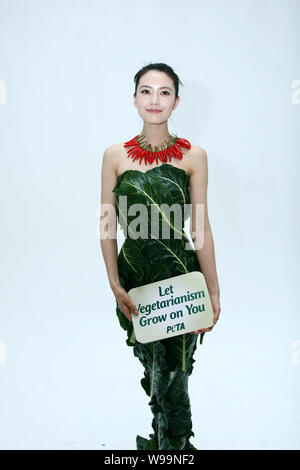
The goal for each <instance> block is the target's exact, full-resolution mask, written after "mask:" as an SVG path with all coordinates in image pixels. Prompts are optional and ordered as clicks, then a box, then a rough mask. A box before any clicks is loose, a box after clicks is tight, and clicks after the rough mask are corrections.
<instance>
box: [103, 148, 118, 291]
mask: <svg viewBox="0 0 300 470" xmlns="http://www.w3.org/2000/svg"><path fill="white" fill-rule="evenodd" d="M116 182H117V174H116V170H115V158H114V152H113V149H112V147H109V148H107V149H106V150H105V151H104V154H103V159H102V169H101V216H100V245H101V250H102V255H103V258H104V262H105V266H106V271H107V275H108V279H109V283H110V286H111V287H112V288H113V287H115V286H118V285H120V280H119V274H118V266H117V256H118V243H117V238H116V234H117V218H116V213H115V204H116V194H115V193H114V192H113V188H114V187H115V185H116ZM108 233H109V237H107V234H108Z"/></svg>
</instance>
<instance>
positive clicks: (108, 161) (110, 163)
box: [102, 143, 122, 172]
mask: <svg viewBox="0 0 300 470" xmlns="http://www.w3.org/2000/svg"><path fill="white" fill-rule="evenodd" d="M121 149H122V144H121V143H117V144H112V145H110V146H109V147H107V148H106V149H105V150H104V153H103V159H102V165H103V166H104V167H106V168H109V169H110V171H111V170H113V171H114V172H117V167H118V161H119V158H120V150H121Z"/></svg>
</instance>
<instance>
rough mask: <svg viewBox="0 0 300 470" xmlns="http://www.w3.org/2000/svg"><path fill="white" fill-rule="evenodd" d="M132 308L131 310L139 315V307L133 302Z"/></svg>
mask: <svg viewBox="0 0 300 470" xmlns="http://www.w3.org/2000/svg"><path fill="white" fill-rule="evenodd" d="M130 310H131V312H133V313H134V314H135V315H138V313H139V311H138V309H137V308H136V306H135V305H133V304H131V307H130Z"/></svg>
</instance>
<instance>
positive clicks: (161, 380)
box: [100, 63, 221, 450]
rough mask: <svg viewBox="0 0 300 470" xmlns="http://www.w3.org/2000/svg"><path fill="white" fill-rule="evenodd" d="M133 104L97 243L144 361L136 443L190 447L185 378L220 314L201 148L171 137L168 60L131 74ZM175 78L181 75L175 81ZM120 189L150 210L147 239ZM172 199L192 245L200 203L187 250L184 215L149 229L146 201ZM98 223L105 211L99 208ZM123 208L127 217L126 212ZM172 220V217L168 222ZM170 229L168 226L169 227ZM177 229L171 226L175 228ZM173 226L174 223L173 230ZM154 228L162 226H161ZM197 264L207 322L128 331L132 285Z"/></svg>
mask: <svg viewBox="0 0 300 470" xmlns="http://www.w3.org/2000/svg"><path fill="white" fill-rule="evenodd" d="M134 81H135V93H134V95H133V96H134V106H135V107H136V108H137V110H138V113H139V115H140V117H141V118H142V119H143V122H144V125H143V130H142V132H141V134H140V135H138V136H136V137H135V138H133V139H131V140H129V141H128V142H126V143H125V144H124V143H119V144H114V145H112V146H110V147H108V148H107V149H106V150H105V152H104V156H103V162H102V170H101V185H102V186H101V208H103V207H104V206H103V205H104V204H105V205H106V204H109V205H111V206H113V207H114V208H115V209H116V211H115V215H114V216H113V215H110V218H109V219H108V220H109V223H110V224H112V225H113V227H114V230H113V236H110V237H109V238H106V239H104V236H103V232H102V229H100V231H101V249H102V254H103V257H104V260H105V265H106V269H107V274H108V278H109V282H110V286H111V289H112V291H113V294H114V296H115V298H116V302H117V303H116V314H117V317H118V320H119V323H120V325H121V327H122V328H123V329H124V330H126V331H127V340H126V343H127V345H128V346H131V347H133V352H134V355H135V356H136V357H138V358H139V360H140V361H141V363H142V364H143V366H144V368H145V371H144V377H143V378H142V380H141V384H142V386H143V388H144V390H145V392H146V393H147V395H148V396H149V397H150V402H149V405H150V406H151V410H152V412H153V415H154V417H153V421H152V427H153V430H154V433H153V434H150V436H149V437H150V439H144V438H143V437H141V436H139V435H138V436H137V438H136V444H137V449H140V450H147V449H149V450H150V449H196V448H195V447H194V446H193V445H192V444H191V443H190V437H191V436H194V433H193V431H192V421H191V407H190V401H189V395H188V377H189V375H190V374H191V372H192V369H193V365H192V364H193V362H195V360H194V359H193V355H194V352H195V350H196V345H197V337H198V336H197V335H198V334H201V337H200V343H202V338H203V336H204V334H205V332H207V331H211V330H212V328H213V326H214V325H215V324H216V322H217V320H218V318H219V315H220V311H221V309H220V300H219V297H220V290H219V284H218V278H217V272H216V263H215V253H214V243H213V237H212V232H211V228H210V224H209V219H208V212H207V180H208V175H207V155H206V152H205V151H204V150H203V149H202V148H201V147H200V146H198V145H191V144H190V143H189V141H188V140H186V139H183V138H178V137H177V136H174V135H173V136H172V135H170V134H169V131H168V119H169V117H170V116H171V114H172V112H173V111H174V110H175V109H176V107H177V106H178V103H179V100H180V97H179V96H178V84H179V78H178V76H177V75H176V73H175V72H174V71H173V69H172V68H171V67H169V66H168V65H166V64H162V63H158V64H149V65H147V66H145V67H143V68H142V69H141V70H140V71H139V72H138V73H137V74H136V75H135V78H134ZM180 83H181V82H180ZM120 196H126V197H127V208H129V207H130V206H131V205H132V204H135V203H141V204H144V206H146V207H147V210H148V209H149V224H142V225H144V227H143V228H145V226H146V225H147V227H148V228H147V230H148V232H147V233H148V235H149V236H148V238H146V237H142V236H140V237H137V236H136V234H135V236H134V234H133V231H132V229H131V230H129V228H130V221H131V220H132V219H131V217H130V216H129V215H128V214H127V213H126V214H124V211H123V210H121V206H120ZM166 202H167V203H168V204H170V205H172V204H173V203H174V202H177V203H179V204H181V205H182V206H183V205H184V204H190V207H191V209H192V215H191V235H192V234H193V235H194V236H193V237H192V239H193V242H194V245H195V247H196V246H197V247H199V243H198V244H197V241H199V240H197V236H198V233H199V232H198V228H197V226H196V222H197V220H196V215H195V214H196V210H194V208H195V206H196V204H203V205H204V227H203V230H204V232H203V233H204V242H203V243H202V246H201V248H197V249H195V250H194V249H192V247H191V245H189V249H186V247H187V243H188V239H187V237H186V234H185V233H184V230H183V226H184V219H185V218H186V213H185V215H184V216H183V217H182V220H181V227H180V231H181V233H182V234H183V237H182V238H181V239H178V238H177V239H175V238H174V232H173V234H172V235H173V237H172V236H170V238H169V239H166V238H163V239H162V238H161V237H160V235H159V236H158V237H157V236H152V237H151V235H153V231H154V230H153V229H154V227H153V223H152V224H151V222H152V220H153V219H151V218H150V207H151V206H152V205H153V204H154V205H155V207H157V206H158V205H160V204H162V203H166ZM101 212H102V214H101V223H102V224H103V222H102V220H103V219H104V213H103V211H101ZM125 215H126V217H125ZM116 216H117V217H118V220H119V223H120V225H121V228H122V229H123V230H126V233H127V236H125V242H124V244H123V245H122V247H121V250H120V252H119V254H118V247H117V242H116V232H115V230H116ZM170 226H171V227H173V224H170ZM173 228H174V227H173ZM174 231H175V228H174ZM171 232H172V230H171ZM159 234H160V232H159ZM197 270H198V271H201V272H202V273H203V274H204V277H205V280H206V284H207V287H208V291H209V294H210V298H211V301H212V306H213V310H214V319H213V326H212V327H210V328H203V329H201V330H198V331H195V332H194V333H190V334H188V333H187V334H180V335H178V336H173V337H170V338H167V339H163V340H160V341H153V342H150V343H147V344H142V343H139V342H138V341H137V340H136V338H135V335H134V329H133V324H132V317H131V313H133V314H137V313H138V311H137V308H136V306H135V305H133V303H132V301H131V299H130V296H129V294H128V291H129V290H130V289H131V288H133V287H137V286H142V285H144V284H149V283H151V282H155V281H158V280H163V279H167V278H169V277H172V276H177V275H179V274H183V273H187V272H192V271H197Z"/></svg>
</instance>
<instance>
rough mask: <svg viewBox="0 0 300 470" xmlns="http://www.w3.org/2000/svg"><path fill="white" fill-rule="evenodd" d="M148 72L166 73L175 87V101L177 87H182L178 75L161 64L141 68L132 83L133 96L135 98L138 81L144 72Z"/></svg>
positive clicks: (170, 68)
mask: <svg viewBox="0 0 300 470" xmlns="http://www.w3.org/2000/svg"><path fill="white" fill-rule="evenodd" d="M149 70H158V71H159V72H164V73H166V74H167V75H168V76H169V77H170V78H171V79H172V80H173V83H174V87H175V99H176V98H177V96H178V87H179V83H180V84H181V85H182V82H181V81H180V80H179V77H178V75H177V74H176V73H175V72H174V70H173V69H172V67H170V66H169V65H167V64H163V63H161V62H158V63H155V64H148V65H145V66H144V67H143V68H141V69H140V70H139V71H138V72H137V73H136V74H135V76H134V82H135V90H134V96H136V90H137V87H138V85H139V81H140V79H141V77H142V76H143V75H144V74H145V73H146V72H149Z"/></svg>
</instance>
